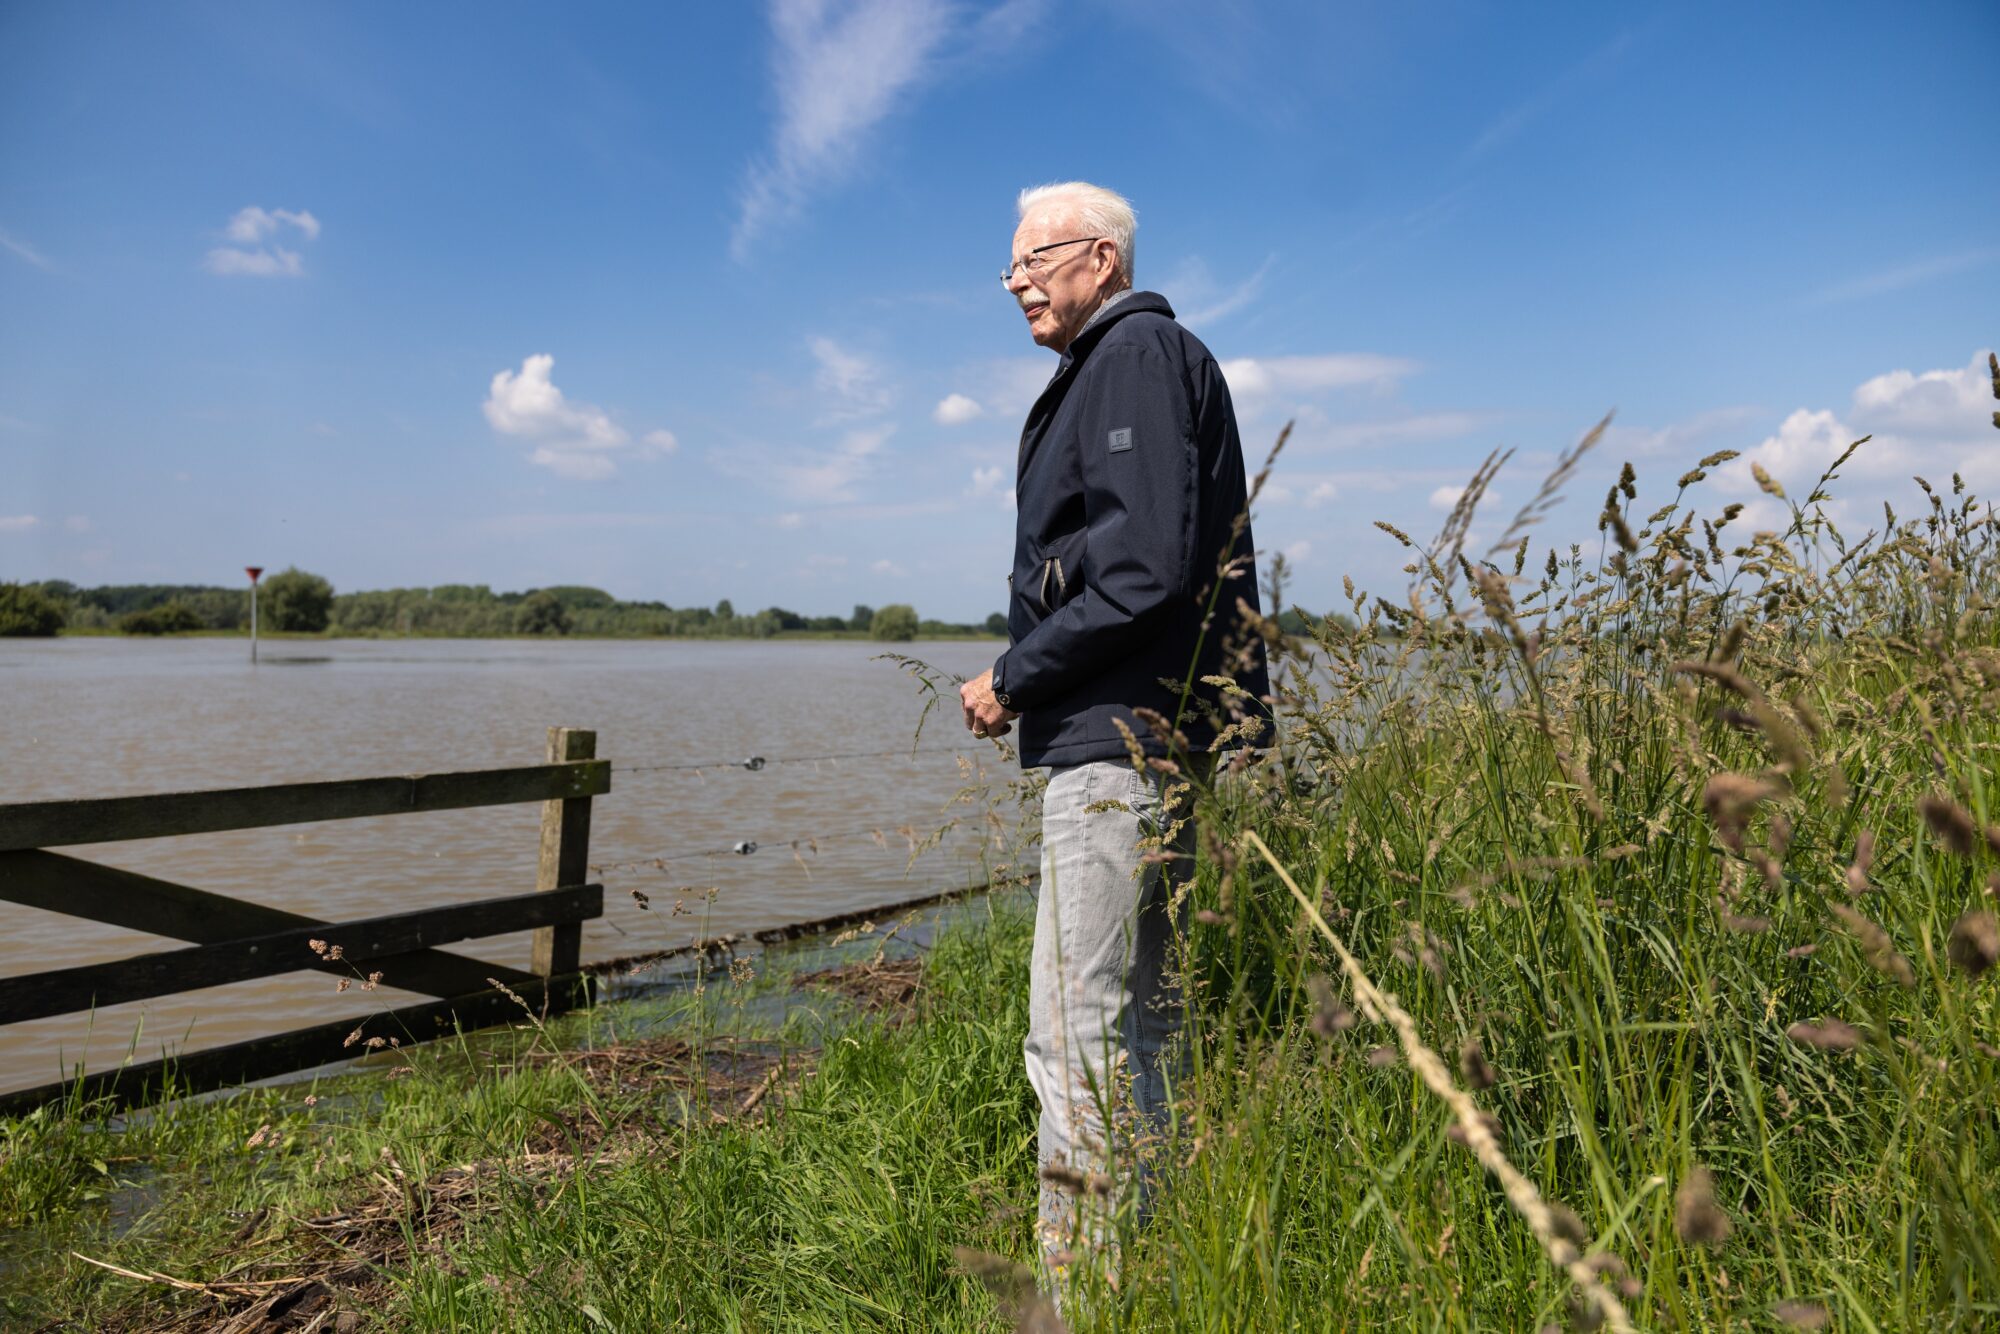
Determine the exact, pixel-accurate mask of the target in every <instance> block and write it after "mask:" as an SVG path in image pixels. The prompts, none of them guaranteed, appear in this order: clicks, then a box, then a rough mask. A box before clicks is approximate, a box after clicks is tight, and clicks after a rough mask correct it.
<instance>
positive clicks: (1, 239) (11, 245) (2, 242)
mask: <svg viewBox="0 0 2000 1334" xmlns="http://www.w3.org/2000/svg"><path fill="white" fill-rule="evenodd" d="M0 250H7V251H10V252H12V253H13V254H15V255H18V256H19V257H20V258H22V259H24V260H26V261H27V262H28V263H30V264H32V265H34V266H35V267H36V268H38V269H40V270H42V272H44V273H54V272H55V268H56V266H55V265H53V264H51V263H49V260H48V257H47V256H46V255H44V254H42V252H41V251H39V250H37V249H35V248H34V247H33V246H31V245H29V244H28V243H27V242H26V241H19V240H16V239H15V238H13V237H11V236H9V235H7V233H5V232H0Z"/></svg>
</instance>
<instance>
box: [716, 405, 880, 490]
mask: <svg viewBox="0 0 2000 1334" xmlns="http://www.w3.org/2000/svg"><path fill="white" fill-rule="evenodd" d="M893 434H895V428H894V427H892V426H889V425H886V424H881V425H873V426H865V427H856V428H854V429H853V430H850V431H847V432H846V433H844V434H843V435H842V436H841V437H840V439H839V440H838V441H836V442H835V443H834V444H833V446H832V447H830V448H827V449H805V448H799V449H777V450H774V449H770V448H767V447H764V446H759V445H745V446H739V447H737V448H734V449H729V450H713V451H711V452H710V453H709V456H708V458H709V463H710V464H711V465H712V466H713V467H714V468H715V470H716V471H717V472H720V473H724V474H726V475H728V476H731V477H736V478H740V479H741V480H743V481H745V482H750V483H753V484H755V485H757V486H762V487H768V488H772V489H775V490H776V491H777V493H778V494H779V496H781V497H783V498H784V499H785V500H788V501H793V502H804V503H808V504H814V505H828V504H844V503H848V502H852V501H855V500H857V499H858V498H859V496H860V489H859V488H860V484H861V482H862V481H863V480H864V479H865V478H867V477H868V476H869V475H870V474H871V473H873V471H874V470H875V465H876V457H877V455H879V454H880V453H881V452H882V447H883V446H884V445H886V444H887V443H888V442H889V437H890V436H891V435H893Z"/></svg>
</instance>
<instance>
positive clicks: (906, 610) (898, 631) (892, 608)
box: [868, 602, 917, 643]
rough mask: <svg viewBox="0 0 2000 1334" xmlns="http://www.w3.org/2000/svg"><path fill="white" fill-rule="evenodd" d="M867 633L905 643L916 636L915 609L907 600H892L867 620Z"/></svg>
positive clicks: (877, 637)
mask: <svg viewBox="0 0 2000 1334" xmlns="http://www.w3.org/2000/svg"><path fill="white" fill-rule="evenodd" d="M868 633H869V635H871V636H872V637H874V638H876V639H883V640H893V641H896V642H899V643H907V642H908V641H910V640H912V639H915V638H916V637H917V609H916V608H915V607H912V606H911V605H910V604H909V603H907V602H892V603H890V604H889V605H888V606H886V607H884V608H882V610H880V611H878V612H876V613H875V615H874V616H873V617H872V618H871V619H870V620H869V622H868Z"/></svg>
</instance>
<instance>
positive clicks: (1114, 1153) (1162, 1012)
mask: <svg viewBox="0 0 2000 1334" xmlns="http://www.w3.org/2000/svg"><path fill="white" fill-rule="evenodd" d="M1178 781H1180V780H1178V779H1171V780H1170V779H1166V778H1163V777H1162V776H1161V775H1158V774H1154V773H1150V772H1147V773H1140V772H1138V771H1136V770H1134V769H1133V767H1132V765H1131V764H1130V763H1129V762H1128V761H1122V760H1121V761H1115V762H1114V761H1097V762H1092V763H1088V764H1078V765H1072V766H1068V767H1064V768H1058V769H1054V770H1052V771H1051V772H1050V775H1049V785H1048V791H1047V793H1046V795H1045V796H1044V797H1043V798H1042V887H1041V897H1040V902H1039V903H1038V905H1037V908H1036V913H1035V949H1034V959H1033V963H1032V965H1031V971H1030V977H1029V1001H1028V1040H1027V1042H1026V1043H1025V1044H1024V1047H1025V1051H1026V1055H1027V1063H1028V1081H1029V1082H1030V1083H1031V1084H1033V1085H1034V1088H1035V1096H1036V1097H1037V1098H1039V1099H1040V1100H1041V1105H1042V1115H1041V1124H1040V1130H1039V1133H1038V1136H1037V1140H1038V1150H1039V1158H1040V1165H1041V1167H1042V1169H1043V1172H1044V1175H1043V1177H1042V1181H1041V1194H1040V1207H1039V1210H1038V1213H1037V1229H1036V1230H1037V1233H1038V1237H1039V1240H1040V1242H1041V1255H1042V1262H1043V1266H1044V1268H1045V1270H1046V1271H1047V1272H1048V1274H1049V1276H1050V1277H1051V1279H1053V1280H1056V1281H1060V1280H1061V1278H1062V1277H1063V1275H1064V1274H1065V1272H1066V1270H1067V1268H1068V1264H1069V1262H1070V1260H1071V1259H1072V1258H1073V1257H1076V1256H1079V1255H1081V1253H1082V1252H1083V1251H1084V1250H1085V1249H1090V1250H1103V1249H1105V1248H1107V1247H1109V1246H1111V1245H1112V1235H1111V1231H1110V1227H1109V1215H1110V1213H1111V1212H1112V1211H1113V1210H1114V1209H1115V1208H1116V1207H1117V1204H1118V1202H1119V1201H1120V1200H1121V1199H1125V1198H1134V1199H1135V1203H1136V1205H1137V1208H1138V1211H1139V1213H1140V1215H1141V1216H1142V1217H1143V1214H1144V1212H1145V1209H1146V1200H1145V1172H1144V1160H1145V1157H1146V1149H1147V1145H1148V1142H1149V1141H1151V1142H1157V1139H1158V1137H1159V1136H1160V1135H1161V1134H1162V1133H1163V1132H1164V1131H1165V1130H1166V1127H1167V1115H1168V1113H1167V1098H1168V1083H1169V1075H1170V1071H1169V1070H1168V1069H1167V1067H1166V1062H1165V1061H1164V1060H1163V1059H1162V1057H1163V1052H1164V1051H1165V1049H1166V1048H1167V1046H1168V1044H1169V1042H1170V1041H1171V1040H1172V1039H1173V1037H1174V1036H1175V1035H1176V1034H1177V1033H1178V1032H1179V1031H1180V1026H1181V1010H1182V1002H1181V991H1180V982H1179V977H1178V974H1177V973H1176V971H1175V965H1174V961H1173V960H1172V959H1171V958H1170V946H1171V945H1172V944H1173V942H1174V940H1175V939H1176V938H1177V937H1178V934H1179V929H1180V925H1181V920H1182V916H1183V914H1182V902H1180V901H1184V900H1185V897H1186V896H1185V895H1184V894H1181V893H1179V892H1178V891H1179V890H1180V889H1181V887H1182V886H1183V885H1184V884H1185V883H1186V880H1187V877H1188V875H1189V874H1190V873H1191V871H1192V868H1193V865H1194V861H1193V853H1194V826H1193V822H1192V821H1189V822H1187V823H1186V824H1185V825H1184V826H1183V827H1182V829H1181V831H1180V832H1179V834H1178V835H1177V836H1176V839H1175V843H1176V845H1177V846H1176V848H1175V849H1174V850H1176V851H1179V852H1180V853H1181V858H1180V859H1179V860H1177V861H1173V862H1168V863H1165V864H1162V863H1157V862H1152V863H1149V862H1144V861H1142V860H1141V857H1142V856H1143V854H1144V853H1145V852H1147V851H1164V850H1166V849H1163V848H1158V847H1141V846H1140V844H1141V840H1142V839H1147V838H1158V837H1160V836H1161V835H1162V833H1163V831H1164V830H1165V828H1166V827H1167V826H1168V825H1170V824H1171V823H1172V819H1173V817H1171V816H1170V815H1169V814H1168V813H1167V812H1166V811H1165V810H1164V809H1163V806H1164V802H1163V796H1164V791H1165V788H1166V787H1167V786H1168V784H1169V783H1170V782H1178ZM1114 802H1115V803H1117V805H1115V806H1108V805H1107V806H1106V808H1105V809H1102V810H1093V809H1091V808H1092V807H1095V806H1100V805H1106V804H1107V803H1114ZM1177 900H1180V901H1177ZM1050 1168H1054V1169H1056V1170H1055V1172H1054V1173H1050V1172H1049V1169H1050ZM1072 1173H1074V1174H1080V1176H1081V1177H1082V1179H1083V1180H1084V1181H1085V1182H1087V1183H1089V1184H1086V1185H1085V1186H1084V1187H1083V1189H1081V1190H1078V1189H1077V1188H1076V1184H1075V1183H1076V1177H1075V1176H1072V1175H1070V1174H1072ZM1051 1175H1054V1176H1055V1177H1057V1178H1058V1179H1057V1180H1051V1179H1050V1176H1051ZM1065 1177H1068V1180H1064V1179H1062V1178H1065ZM1104 1263H1108V1264H1109V1265H1110V1266H1111V1267H1112V1268H1113V1269H1114V1270H1115V1266H1116V1263H1117V1260H1116V1255H1115V1252H1114V1253H1113V1254H1111V1255H1109V1256H1107V1257H1105V1260H1104Z"/></svg>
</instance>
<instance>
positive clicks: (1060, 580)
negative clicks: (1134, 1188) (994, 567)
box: [960, 182, 1269, 1275]
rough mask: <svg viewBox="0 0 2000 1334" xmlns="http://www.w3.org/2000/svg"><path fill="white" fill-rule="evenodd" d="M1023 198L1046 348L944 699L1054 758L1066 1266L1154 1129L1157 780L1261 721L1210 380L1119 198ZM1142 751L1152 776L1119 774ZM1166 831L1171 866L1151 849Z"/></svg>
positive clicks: (1044, 937)
mask: <svg viewBox="0 0 2000 1334" xmlns="http://www.w3.org/2000/svg"><path fill="white" fill-rule="evenodd" d="M1019 205H1020V218H1021V222H1020V226H1019V227H1018V228H1016V229H1015V232H1014V250H1013V258H1012V261H1011V262H1010V263H1009V264H1008V266H1007V271H1006V273H1005V275H1004V278H1005V281H1006V285H1007V291H1008V292H1009V293H1010V294H1011V295H1012V296H1013V297H1014V299H1015V300H1016V301H1017V302H1018V303H1019V304H1020V308H1021V312H1022V314H1023V315H1024V316H1025V317H1026V319H1027V322H1028V331H1029V333H1030V334H1031V335H1032V336H1033V338H1034V340H1035V341H1036V342H1037V343H1039V344H1041V345H1042V346H1043V347H1046V348H1048V349H1049V350H1051V351H1053V352H1055V353H1057V354H1059V356H1060V357H1061V360H1060V361H1058V362H1057V364H1056V373H1055V376H1054V378H1053V379H1051V380H1050V381H1049V384H1048V387H1047V388H1046V389H1044V390H1043V391H1042V394H1041V397H1040V398H1039V399H1037V400H1036V402H1035V406H1034V408H1033V409H1032V410H1031V411H1030V412H1029V413H1028V421H1027V425H1026V427H1025V428H1024V429H1023V431H1022V433H1021V449H1020V457H1019V460H1018V477H1017V481H1016V484H1015V495H1016V497H1017V515H1016V521H1015V537H1014V571H1013V574H1012V575H1010V576H1009V579H1010V582H1011V583H1012V585H1013V591H1012V596H1011V599H1010V605H1009V608H1008V616H1007V621H1008V624H1007V629H1008V638H1009V640H1010V645H1009V647H1008V649H1007V651H1006V652H1005V653H1003V654H1001V655H1000V658H999V660H998V661H997V662H995V663H994V664H993V668H992V670H991V671H988V672H986V673H984V674H982V675H980V676H979V677H977V678H975V679H973V680H971V681H969V682H967V683H966V684H965V685H964V686H963V687H962V688H961V690H960V703H961V704H962V705H963V707H964V710H965V721H966V726H967V727H968V728H970V729H971V730H972V732H973V734H974V735H975V736H997V735H1000V734H1001V733H1004V732H1006V731H1008V730H1010V725H1011V724H1012V723H1013V721H1014V720H1015V719H1019V721H1020V732H1021V735H1020V747H1021V763H1022V764H1023V765H1025V766H1029V767H1034V766H1039V765H1047V766H1048V767H1049V782H1048V789H1047V793H1046V795H1045V796H1044V797H1043V801H1042V886H1041V898H1040V904H1039V907H1038V909H1037V914H1036V921H1035V945H1034V960H1033V964H1032V976H1031V980H1030V987H1031V996H1030V1017H1029V1031H1028V1039H1027V1043H1026V1054H1027V1066H1028V1078H1029V1080H1030V1082H1032V1083H1033V1085H1034V1088H1035V1093H1036V1096H1037V1097H1038V1098H1039V1099H1040V1100H1041V1108H1042V1113H1041V1122H1040V1133H1039V1151H1040V1159H1041V1165H1042V1183H1043V1184H1042V1188H1041V1207H1040V1214H1039V1232H1040V1236H1041V1241H1042V1249H1043V1258H1044V1262H1045V1264H1047V1265H1048V1266H1049V1268H1050V1269H1051V1270H1052V1271H1053V1272H1054V1273H1055V1274H1057V1275H1060V1273H1061V1271H1062V1268H1063V1261H1064V1259H1065V1253H1066V1252H1070V1251H1072V1250H1073V1249H1074V1248H1075V1247H1076V1246H1077V1245H1078V1243H1079V1242H1086V1243H1088V1242H1102V1241H1104V1240H1105V1239H1106V1238H1107V1236H1108V1233H1107V1232H1106V1230H1105V1228H1104V1226H1103V1220H1102V1218H1101V1217H1100V1218H1096V1219H1088V1218H1079V1212H1078V1211H1079V1207H1080V1205H1081V1204H1083V1203H1086V1202H1089V1200H1090V1195H1091V1192H1088V1191H1085V1192H1083V1193H1082V1195H1081V1196H1080V1195H1079V1192H1078V1191H1077V1190H1076V1186H1077V1185H1078V1184H1079V1183H1081V1182H1083V1181H1087V1180H1088V1179H1089V1174H1090V1173H1093V1172H1099V1171H1103V1172H1107V1174H1108V1175H1110V1176H1112V1177H1114V1178H1115V1179H1119V1180H1123V1181H1131V1180H1133V1179H1134V1177H1135V1174H1129V1173H1126V1172H1123V1171H1119V1170H1114V1169H1115V1168H1116V1167H1117V1164H1118V1161H1119V1158H1120V1156H1121V1155H1122V1154H1123V1153H1124V1152H1125V1151H1127V1150H1129V1148H1130V1146H1131V1143H1132V1139H1133V1135H1132V1133H1131V1132H1134V1131H1136V1132H1137V1134H1138V1136H1139V1137H1140V1138H1143V1137H1145V1136H1146V1135H1148V1134H1152V1133H1156V1132H1158V1131H1159V1130H1161V1129H1163V1128H1164V1125H1165V1121H1166V1116H1167V1093H1168V1089H1167V1070H1166V1069H1165V1068H1164V1064H1165V1063H1164V1062H1163V1060H1162V1048H1163V1047H1164V1046H1165V1045H1166V1044H1167V1043H1168V1041H1169V1040H1170V1039H1171V1038H1172V1037H1173V1036H1174V1034H1175V1033H1176V1031H1177V1030H1178V1028H1179V1025H1180V1018H1181V996H1180V989H1179V984H1178V980H1177V977H1176V973H1175V969H1174V967H1173V966H1172V965H1171V964H1170V961H1169V959H1168V946H1169V943H1170V941H1171V940H1172V939H1173V938H1174V936H1175V935H1176V933H1177V929H1178V925H1179V915H1180V914H1179V908H1180V904H1179V899H1180V898H1181V897H1182V896H1181V895H1179V894H1177V893H1176V892H1175V891H1176V889H1178V888H1179V887H1180V885H1181V884H1182V883H1184V881H1185V877H1186V874H1187V870H1188V868H1190V867H1191V865H1192V861H1191V859H1190V857H1189V856H1188V855H1187V854H1191V853H1192V826H1191V824H1189V823H1188V821H1187V820H1186V819H1185V818H1184V817H1185V814H1186V812H1185V810H1175V809H1170V807H1169V802H1170V800H1171V797H1172V795H1173V794H1172V792H1171V788H1172V787H1173V786H1174V785H1175V784H1177V783H1179V782H1180V781H1181V780H1180V778H1179V777H1178V776H1177V775H1182V774H1187V773H1188V772H1189V771H1190V770H1205V769H1206V768H1207V765H1208V762H1209V755H1210V752H1212V750H1213V749H1214V748H1215V744H1216V742H1217V740H1218V736H1220V738H1221V740H1222V743H1223V745H1224V746H1227V745H1230V744H1235V743H1240V741H1241V740H1242V739H1243V737H1244V735H1245V734H1246V732H1251V731H1253V730H1254V728H1255V727H1256V724H1255V723H1252V724H1250V725H1249V726H1247V727H1244V726H1236V727H1231V726H1229V725H1228V724H1229V720H1230V716H1231V714H1232V708H1231V705H1230V701H1231V700H1241V699H1244V698H1245V696H1243V695H1236V694H1230V695H1227V696H1225V692H1224V691H1223V690H1222V689H1221V688H1220V687H1219V686H1218V685H1217V684H1215V682H1216V680H1217V679H1218V678H1219V677H1220V676H1222V675H1225V674H1226V675H1233V676H1234V678H1235V681H1236V684H1237V685H1239V686H1240V687H1241V688H1242V689H1243V690H1244V691H1247V692H1248V696H1247V697H1248V698H1249V699H1251V700H1253V701H1255V700H1262V699H1263V698H1264V697H1265V696H1266V694H1267V693H1268V690H1269V686H1268V684H1267V681H1266V673H1265V668H1264V663H1263V659H1262V657H1261V654H1260V653H1259V652H1258V651H1257V646H1256V645H1255V644H1254V641H1252V640H1251V639H1250V637H1249V636H1246V635H1245V634H1244V633H1242V632H1241V630H1240V620H1241V617H1240V612H1239V600H1240V602H1241V603H1242V604H1246V605H1247V606H1248V607H1249V608H1251V609H1252V610H1253V611H1254V610H1255V608H1256V606H1257V580H1256V572H1255V569H1254V566H1253V564H1252V551H1253V548H1252V545H1251V539H1250V528H1249V524H1248V523H1247V521H1246V520H1245V516H1244V506H1245V503H1246V496H1245V487H1244V475H1243V454H1242V447H1241V444H1240V442H1239V441H1238V439H1237V435H1236V418H1235V412H1234V409H1233V408H1232V407H1231V405H1230V400H1229V388H1228V386H1227V385H1226V384H1225V383H1224V382H1223V378H1222V372H1221V370H1220V368H1218V367H1217V365H1216V363H1215V359H1214V358H1213V357H1212V356H1210V355H1209V352H1208V349H1207V348H1205V347H1203V346H1202V345H1201V343H1200V342H1199V341H1198V340H1197V339H1196V338H1195V337H1194V335H1192V334H1190V333H1189V332H1188V331H1187V330H1186V329H1183V328H1182V327H1181V326H1180V325H1178V324H1176V323H1175V322H1174V312H1173V309H1172V307H1170V306H1169V305H1168V304H1167V302H1166V300H1165V299H1164V298H1162V297H1160V296H1158V295H1157V294H1155V293H1152V292H1136V291H1134V290H1133V289H1132V237H1133V232H1134V230H1135V228H1136V220H1135V219H1134V217H1133V213H1132V208H1131V205H1129V204H1128V203H1126V201H1125V200H1124V199H1123V198H1121V197H1120V196H1118V195H1116V194H1114V193H1112V192H1111V191H1109V190H1106V189H1102V188H1100V187H1098V186H1094V185H1087V184H1084V183H1081V182H1069V183H1066V184H1061V185H1046V186H1041V187H1039V188H1036V189H1032V190H1027V191H1024V192H1023V193H1022V194H1021V197H1020V201H1019ZM1148 711H1149V712H1148ZM1177 733H1178V735H1177ZM1135 744H1136V746H1137V747H1139V748H1140V749H1142V750H1143V751H1144V752H1145V753H1146V755H1147V756H1149V757H1153V758H1155V759H1157V760H1160V761H1163V763H1160V764H1154V765H1147V766H1144V767H1142V766H1140V765H1138V764H1135V762H1134V759H1133V755H1132V748H1133V746H1134V745H1135ZM1163 838H1171V840H1172V842H1173V844H1174V845H1175V847H1177V848H1178V850H1180V851H1181V852H1182V853H1183V854H1184V855H1183V857H1182V858H1181V859H1178V860H1169V861H1167V862H1164V863H1163V862H1161V861H1160V860H1157V859H1147V858H1146V856H1145V853H1146V851H1147V850H1148V849H1149V848H1151V849H1156V850H1166V849H1165V848H1164V847H1163V845H1162V843H1161V842H1160V840H1162V839H1163ZM1142 1166H1143V1163H1142ZM1137 1179H1138V1180H1139V1182H1140V1185H1141V1192H1142V1196H1143V1177H1142V1176H1140V1177H1138V1178H1137ZM1139 1203H1140V1207H1141V1209H1142V1210H1143V1208H1144V1207H1145V1202H1144V1199H1143V1197H1142V1198H1141V1200H1140V1202H1139ZM1094 1207H1095V1206H1094V1205H1093V1208H1094Z"/></svg>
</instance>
